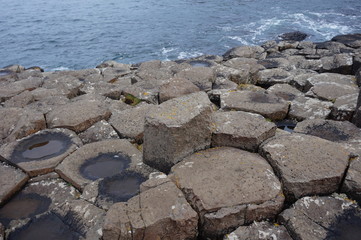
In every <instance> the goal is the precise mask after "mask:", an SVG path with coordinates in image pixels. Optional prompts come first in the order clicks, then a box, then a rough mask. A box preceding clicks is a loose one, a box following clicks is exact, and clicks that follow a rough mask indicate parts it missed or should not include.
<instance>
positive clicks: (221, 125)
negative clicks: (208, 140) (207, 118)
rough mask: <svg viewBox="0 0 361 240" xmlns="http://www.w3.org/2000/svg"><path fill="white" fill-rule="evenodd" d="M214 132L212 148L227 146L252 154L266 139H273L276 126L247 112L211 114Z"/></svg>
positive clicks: (259, 116)
mask: <svg viewBox="0 0 361 240" xmlns="http://www.w3.org/2000/svg"><path fill="white" fill-rule="evenodd" d="M213 122H214V124H215V130H214V132H213V135H212V147H220V146H229V147H236V148H240V149H244V150H248V151H252V152H256V151H257V150H258V146H259V145H260V144H261V143H262V142H263V141H264V140H266V139H268V138H270V137H273V136H274V135H275V132H276V128H277V127H276V125H275V124H274V123H271V122H268V121H266V120H265V119H264V117H262V116H261V115H258V114H254V113H247V112H238V111H235V112H221V111H219V112H215V113H213Z"/></svg>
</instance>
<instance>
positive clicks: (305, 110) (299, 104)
mask: <svg viewBox="0 0 361 240" xmlns="http://www.w3.org/2000/svg"><path fill="white" fill-rule="evenodd" d="M332 106H333V104H332V103H331V102H325V101H320V100H318V99H315V98H309V97H304V96H298V97H296V98H295V99H294V100H293V101H292V102H291V107H290V111H289V113H288V117H289V118H291V119H295V120H297V121H302V120H305V119H318V118H319V119H325V118H327V117H328V115H329V114H330V113H331V107H332Z"/></svg>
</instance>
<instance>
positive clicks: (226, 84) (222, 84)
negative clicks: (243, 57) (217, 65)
mask: <svg viewBox="0 0 361 240" xmlns="http://www.w3.org/2000/svg"><path fill="white" fill-rule="evenodd" d="M237 87H238V84H237V83H235V82H232V81H230V80H228V79H227V78H223V77H217V78H216V81H215V82H214V84H213V90H219V89H226V90H236V89H237ZM210 92H211V91H209V92H208V95H209V94H210Z"/></svg>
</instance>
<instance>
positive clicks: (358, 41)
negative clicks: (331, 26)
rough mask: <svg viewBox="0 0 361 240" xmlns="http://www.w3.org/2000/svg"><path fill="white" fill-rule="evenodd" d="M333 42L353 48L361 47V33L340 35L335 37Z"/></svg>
mask: <svg viewBox="0 0 361 240" xmlns="http://www.w3.org/2000/svg"><path fill="white" fill-rule="evenodd" d="M331 40H332V41H336V42H340V43H343V44H345V45H346V46H349V47H352V48H359V47H361V34H360V33H354V34H346V35H338V36H336V37H333V38H332V39H331Z"/></svg>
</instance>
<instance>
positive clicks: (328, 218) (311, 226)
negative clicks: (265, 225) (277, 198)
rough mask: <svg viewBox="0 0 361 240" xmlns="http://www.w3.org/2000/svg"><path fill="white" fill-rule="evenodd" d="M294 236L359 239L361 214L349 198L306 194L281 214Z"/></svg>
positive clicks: (294, 237) (300, 237)
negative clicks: (308, 195)
mask: <svg viewBox="0 0 361 240" xmlns="http://www.w3.org/2000/svg"><path fill="white" fill-rule="evenodd" d="M279 219H280V221H281V223H283V224H284V225H285V227H286V228H287V230H288V232H289V233H290V235H291V236H292V238H293V239H305V240H311V239H312V240H316V239H317V240H318V239H319V240H321V239H357V238H358V237H359V235H360V227H359V226H360V222H361V214H360V210H359V208H358V206H357V205H356V204H355V203H353V202H352V201H350V200H348V199H343V198H341V197H339V196H335V197H304V198H302V199H300V200H298V201H297V202H296V203H295V204H294V205H293V207H292V208H289V209H286V210H285V211H284V212H282V213H281V215H280V217H279Z"/></svg>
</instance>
